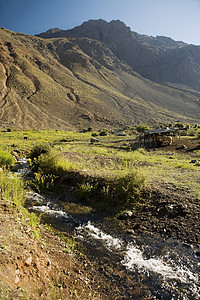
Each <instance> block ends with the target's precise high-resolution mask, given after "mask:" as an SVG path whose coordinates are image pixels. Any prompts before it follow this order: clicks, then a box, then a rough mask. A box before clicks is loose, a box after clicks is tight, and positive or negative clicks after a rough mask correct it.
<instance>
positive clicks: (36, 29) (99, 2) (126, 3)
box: [0, 0, 200, 45]
mask: <svg viewBox="0 0 200 300" xmlns="http://www.w3.org/2000/svg"><path fill="white" fill-rule="evenodd" d="M100 18H101V19H104V20H106V21H111V20H116V19H119V20H121V21H123V22H124V23H125V24H126V25H127V26H129V27H130V28H131V30H132V31H136V32H138V33H140V34H147V35H152V36H156V35H164V36H168V37H171V38H173V39H175V40H182V41H184V42H187V43H192V44H196V45H200V0H33V1H32V0H0V27H4V28H7V29H10V30H13V31H17V32H23V33H27V34H37V33H41V32H44V31H46V30H48V29H50V28H54V27H58V28H61V29H71V28H73V27H75V26H78V25H81V24H82V23H83V22H84V21H87V20H89V19H100Z"/></svg>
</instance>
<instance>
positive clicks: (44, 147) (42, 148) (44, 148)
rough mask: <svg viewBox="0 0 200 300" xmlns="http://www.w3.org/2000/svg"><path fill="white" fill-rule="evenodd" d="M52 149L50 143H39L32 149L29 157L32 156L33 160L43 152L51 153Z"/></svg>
mask: <svg viewBox="0 0 200 300" xmlns="http://www.w3.org/2000/svg"><path fill="white" fill-rule="evenodd" d="M50 150H51V147H50V145H49V144H47V143H42V144H37V145H35V146H34V147H33V148H32V150H31V153H30V154H29V156H28V157H29V158H31V159H32V160H33V159H34V158H35V159H38V157H39V156H40V155H41V154H46V153H49V152H50Z"/></svg>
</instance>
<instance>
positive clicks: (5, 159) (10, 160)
mask: <svg viewBox="0 0 200 300" xmlns="http://www.w3.org/2000/svg"><path fill="white" fill-rule="evenodd" d="M14 162H15V159H14V157H13V155H12V154H11V153H10V152H9V151H6V150H0V166H5V167H6V168H8V167H10V166H11V165H13V164H14Z"/></svg>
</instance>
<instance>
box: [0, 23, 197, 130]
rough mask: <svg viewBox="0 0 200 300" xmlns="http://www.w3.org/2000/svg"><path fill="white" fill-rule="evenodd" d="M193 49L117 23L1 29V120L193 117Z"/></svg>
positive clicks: (35, 124)
mask: <svg viewBox="0 0 200 300" xmlns="http://www.w3.org/2000/svg"><path fill="white" fill-rule="evenodd" d="M198 55H199V47H197V46H193V45H187V44H185V43H183V42H175V41H173V40H172V39H170V38H166V37H156V38H153V37H148V36H143V35H139V34H137V33H135V32H131V30H130V28H128V27H127V26H126V25H125V24H124V23H123V22H121V21H111V22H110V23H108V22H106V21H103V20H97V21H94V20H90V21H88V22H85V23H83V24H82V25H81V26H79V27H76V28H74V29H72V30H66V31H65V30H60V29H51V30H48V31H47V32H46V33H42V34H40V35H39V36H30V35H26V34H21V33H15V32H11V31H9V30H6V29H0V107H1V110H0V126H1V127H2V128H7V127H11V128H16V129H26V128H27V129H28V128H40V129H42V128H47V129H50V128H51V129H52V128H55V129H64V130H65V129H82V128H84V127H86V128H87V127H88V126H93V127H94V128H102V127H108V128H109V127H119V126H124V125H136V124H140V123H149V124H157V123H159V122H172V121H176V120H183V121H186V122H199V115H200V93H199V86H200V85H199V80H200V78H199V76H200V72H199V63H200V60H199V56H198ZM195 74H196V75H195Z"/></svg>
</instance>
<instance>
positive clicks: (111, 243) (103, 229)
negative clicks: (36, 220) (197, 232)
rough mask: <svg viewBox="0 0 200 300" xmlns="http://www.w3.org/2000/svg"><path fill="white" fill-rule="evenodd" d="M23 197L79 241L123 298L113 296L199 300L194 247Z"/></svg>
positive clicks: (199, 270)
mask: <svg viewBox="0 0 200 300" xmlns="http://www.w3.org/2000/svg"><path fill="white" fill-rule="evenodd" d="M23 162H24V166H25V164H26V161H25V160H24V161H22V164H23ZM22 169H23V168H22ZM20 172H24V171H20ZM20 172H19V174H20ZM27 199H28V203H29V210H31V211H34V212H37V213H39V214H42V215H43V216H44V217H45V221H47V222H49V223H50V224H51V225H52V226H55V227H56V228H57V229H60V230H62V231H66V232H69V231H70V232H73V234H74V236H75V238H76V239H77V240H78V241H81V242H82V243H83V245H84V246H85V247H86V248H87V251H88V253H89V255H90V257H93V258H94V260H95V261H98V263H99V266H100V267H99V270H101V271H102V272H104V273H105V274H106V276H107V278H108V280H111V281H113V282H115V284H118V285H119V287H120V288H121V289H122V290H123V297H121V298H115V299H174V300H175V299H184V300H186V299H192V300H193V299H195V300H198V299H200V260H199V257H197V256H196V255H195V246H194V247H189V246H186V245H184V244H183V243H181V242H180V241H178V240H174V239H168V240H165V241H164V240H162V239H161V238H158V237H154V236H153V235H145V234H143V233H141V232H134V233H133V234H128V233H127V232H125V231H123V230H122V229H121V230H117V229H116V227H115V226H114V225H113V224H112V222H109V221H108V220H107V219H106V218H104V217H102V216H98V215H95V214H88V215H87V216H84V217H83V216H80V215H73V216H72V215H69V214H68V213H66V212H65V211H64V209H63V207H62V206H61V204H60V203H59V199H52V197H49V198H48V197H47V196H43V195H40V194H38V193H33V192H29V193H28V195H27ZM105 266H109V269H110V271H109V272H108V271H107V269H106V267H105ZM122 273H123V274H125V275H124V276H123V278H122V277H121V276H120V274H122ZM136 288H137V289H136ZM136 291H138V293H137V292H136Z"/></svg>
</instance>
